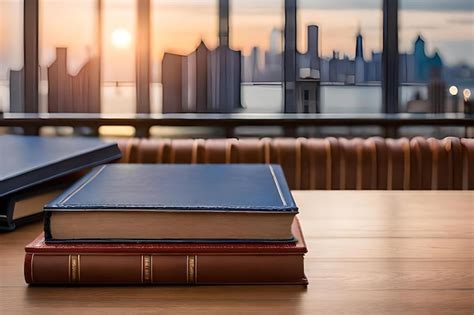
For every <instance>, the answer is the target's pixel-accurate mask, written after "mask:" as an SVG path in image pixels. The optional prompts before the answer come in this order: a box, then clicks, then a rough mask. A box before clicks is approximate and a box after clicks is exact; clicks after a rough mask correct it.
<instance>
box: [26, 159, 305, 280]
mask: <svg viewBox="0 0 474 315" xmlns="http://www.w3.org/2000/svg"><path fill="white" fill-rule="evenodd" d="M44 210H45V224H44V233H43V234H41V235H39V236H38V238H37V239H35V240H34V241H33V242H32V243H31V244H29V245H28V246H27V247H26V257H25V279H26V281H27V282H28V283H30V284H307V280H306V277H305V275H304V264H303V256H304V254H305V253H306V246H305V243H304V240H303V235H302V232H301V228H300V225H299V223H298V220H297V218H296V214H297V207H296V205H295V202H294V200H293V198H292V196H291V193H290V191H289V189H288V185H287V183H286V181H285V178H284V175H283V172H282V169H281V168H280V166H278V165H249V164H247V165H242V164H241V165H236V164H226V165H224V164H222V165H220V164H217V165H141V164H107V165H102V166H98V167H96V168H94V169H93V170H92V171H91V172H90V173H88V174H87V175H85V176H84V177H82V178H81V179H80V180H79V181H77V182H76V183H75V184H74V185H72V186H71V187H70V188H69V189H67V190H65V191H64V192H63V193H62V194H60V195H59V196H58V197H57V198H56V199H54V200H53V201H51V202H50V203H48V204H47V205H46V206H45V208H44Z"/></svg>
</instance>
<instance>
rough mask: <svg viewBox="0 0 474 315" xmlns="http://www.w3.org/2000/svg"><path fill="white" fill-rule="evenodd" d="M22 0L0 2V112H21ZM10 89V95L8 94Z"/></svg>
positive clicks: (3, 0) (2, 0)
mask: <svg viewBox="0 0 474 315" xmlns="http://www.w3.org/2000/svg"><path fill="white" fill-rule="evenodd" d="M22 67H23V0H1V1H0V112H2V111H3V112H8V111H11V112H22V111H23V110H22V108H23V105H22V98H21V93H20V90H22V88H21V86H20V82H21V71H20V70H21V69H22ZM10 88H11V91H12V93H11V94H10ZM10 95H11V97H10Z"/></svg>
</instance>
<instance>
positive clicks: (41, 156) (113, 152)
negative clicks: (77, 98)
mask: <svg viewBox="0 0 474 315" xmlns="http://www.w3.org/2000/svg"><path fill="white" fill-rule="evenodd" d="M0 152H1V155H0V197H3V196H5V195H8V194H11V193H13V192H16V191H18V190H23V189H25V188H27V187H30V186H33V185H36V184H39V183H42V182H46V181H48V180H51V179H53V178H58V177H60V176H64V175H66V174H71V173H73V172H76V171H79V170H82V169H84V168H87V167H91V166H95V165H100V164H103V163H107V162H110V161H113V160H116V159H118V158H120V156H121V153H120V150H119V149H118V147H117V145H116V144H115V143H108V142H104V141H102V140H99V139H97V138H85V137H84V138H81V137H71V138H69V137H40V136H16V135H4V136H0Z"/></svg>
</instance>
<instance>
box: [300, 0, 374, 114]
mask: <svg viewBox="0 0 474 315" xmlns="http://www.w3.org/2000/svg"><path fill="white" fill-rule="evenodd" d="M298 4H299V6H298V19H297V49H298V51H299V54H298V59H297V64H298V73H297V81H299V82H300V83H298V84H300V85H301V87H302V88H301V89H302V90H303V91H304V90H309V91H310V92H311V93H310V94H313V95H315V96H314V97H313V98H311V99H312V101H308V100H305V99H304V98H303V100H302V101H303V106H302V107H301V110H300V111H303V112H306V111H310V112H315V111H316V112H318V111H319V112H323V113H371V112H380V111H381V100H382V97H381V83H380V80H381V59H382V10H381V8H382V2H381V1H380V0H367V1H352V2H349V1H344V0H332V1H326V0H300V1H298ZM313 90H315V93H313V92H312V91H313ZM312 103H316V104H312Z"/></svg>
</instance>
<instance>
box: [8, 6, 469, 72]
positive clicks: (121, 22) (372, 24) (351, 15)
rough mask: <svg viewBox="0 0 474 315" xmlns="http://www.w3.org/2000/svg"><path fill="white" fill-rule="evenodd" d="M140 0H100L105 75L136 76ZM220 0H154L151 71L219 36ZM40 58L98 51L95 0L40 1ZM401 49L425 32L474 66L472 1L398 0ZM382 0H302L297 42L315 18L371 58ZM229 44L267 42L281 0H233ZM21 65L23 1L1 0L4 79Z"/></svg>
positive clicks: (344, 49) (329, 40)
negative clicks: (126, 39) (64, 51)
mask: <svg viewBox="0 0 474 315" xmlns="http://www.w3.org/2000/svg"><path fill="white" fill-rule="evenodd" d="M135 1H136V0H103V5H104V11H103V60H104V62H103V73H104V78H105V80H106V81H107V80H114V81H116V80H118V81H122V80H124V81H129V80H133V79H134V63H135V53H134V44H133V39H134V38H133V37H134V33H135V19H136V16H135V14H136V12H135ZM217 2H218V1H217V0H152V36H153V44H152V47H153V50H152V65H153V70H154V71H153V72H154V78H156V77H157V71H158V70H157V69H158V65H159V64H160V62H161V58H162V55H163V53H164V51H169V52H175V53H181V54H187V53H190V52H191V51H193V50H194V48H195V47H196V46H197V44H198V43H199V41H200V40H201V39H202V40H204V41H205V43H206V45H207V46H208V47H209V48H213V47H215V46H216V43H217ZM40 4H41V11H40V64H41V65H42V66H47V65H49V64H50V63H51V62H52V61H53V60H54V58H55V47H68V54H69V60H68V65H69V69H70V72H71V73H75V72H77V71H78V70H79V69H80V67H81V65H82V64H83V63H84V62H85V61H86V60H87V58H88V56H89V55H93V54H96V52H97V45H96V43H95V38H96V32H97V25H96V15H95V14H96V12H95V6H96V0H67V1H65V0H40ZM400 7H401V9H402V10H401V11H400V50H401V51H411V49H412V41H413V40H414V38H415V37H416V35H417V34H418V33H421V34H423V36H424V37H425V40H426V42H427V46H428V52H429V53H432V52H433V50H434V49H435V48H437V49H439V51H440V52H441V55H442V57H443V59H444V60H445V62H447V63H449V64H454V63H458V62H461V61H464V62H468V63H470V64H473V65H474V8H473V1H472V0H457V1H449V0H431V1H429V0H401V1H400ZM380 9H381V1H380V0H358V1H349V0H331V1H323V0H300V1H299V12H298V49H299V50H301V51H305V49H306V26H307V25H309V24H318V25H319V28H320V41H319V43H320V53H321V54H322V55H323V56H330V55H331V52H332V50H334V49H335V50H338V51H340V52H341V55H342V54H347V55H349V56H353V54H354V50H355V36H356V33H357V30H358V29H359V28H360V29H361V31H362V34H363V35H364V48H365V54H366V57H368V56H369V54H370V51H372V50H381V31H382V30H381V23H382V14H381V10H380ZM230 26H231V33H230V43H231V47H232V48H234V49H240V50H242V51H243V53H244V54H248V53H249V52H250V50H251V48H252V47H253V46H259V47H260V48H262V49H267V48H268V45H269V36H270V32H271V30H272V29H273V28H280V29H281V28H282V27H283V0H259V1H254V0H252V1H251V0H231V20H230ZM117 29H120V30H125V31H128V32H129V33H130V34H131V35H132V38H131V44H130V45H128V46H127V47H117V45H114V43H113V42H112V33H113V32H114V31H115V30H117ZM21 65H22V1H21V0H0V80H1V79H4V78H5V75H6V73H7V71H8V70H7V69H9V68H12V69H17V68H21Z"/></svg>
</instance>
